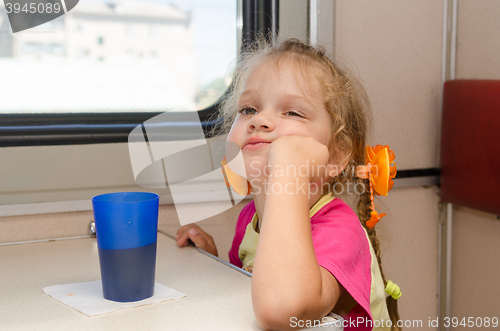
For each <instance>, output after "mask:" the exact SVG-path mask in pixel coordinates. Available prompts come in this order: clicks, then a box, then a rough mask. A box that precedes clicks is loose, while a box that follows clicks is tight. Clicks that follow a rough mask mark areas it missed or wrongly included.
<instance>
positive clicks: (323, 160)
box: [268, 135, 338, 181]
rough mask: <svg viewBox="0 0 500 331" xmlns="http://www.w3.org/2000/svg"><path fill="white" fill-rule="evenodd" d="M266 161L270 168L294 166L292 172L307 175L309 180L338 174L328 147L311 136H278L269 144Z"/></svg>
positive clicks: (285, 168)
mask: <svg viewBox="0 0 500 331" xmlns="http://www.w3.org/2000/svg"><path fill="white" fill-rule="evenodd" d="M268 163H269V165H270V166H271V168H272V167H273V166H274V167H276V166H281V167H283V169H284V170H287V171H288V168H287V167H288V166H290V165H291V166H294V167H295V169H293V170H292V173H293V171H296V173H297V174H298V175H299V176H306V177H308V178H309V181H313V179H314V178H325V177H327V176H336V175H337V174H338V173H337V166H336V165H335V164H333V162H331V158H330V153H329V151H328V148H327V147H326V146H325V145H323V144H322V143H320V142H319V141H317V140H316V139H314V138H312V137H304V136H297V135H293V136H281V137H279V138H278V139H276V140H274V141H273V142H272V144H271V146H270V149H269V159H268ZM304 166H305V167H306V168H305V169H307V172H306V171H305V169H304ZM301 169H302V170H301ZM285 172H286V171H285Z"/></svg>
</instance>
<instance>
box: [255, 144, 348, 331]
mask: <svg viewBox="0 0 500 331" xmlns="http://www.w3.org/2000/svg"><path fill="white" fill-rule="evenodd" d="M283 138H286V139H283ZM279 139H283V140H284V141H283V142H282V143H281V147H282V148H280V149H278V150H283V149H286V148H290V147H291V146H293V148H292V149H291V150H292V151H293V153H294V154H295V155H290V154H285V155H283V153H277V154H278V155H279V157H278V155H276V157H271V151H270V158H269V164H270V165H271V174H270V177H269V183H268V188H269V191H268V192H269V193H268V194H267V196H266V199H265V206H264V212H263V217H262V227H261V233H260V236H259V244H258V247H257V252H256V255H255V261H254V268H253V274H252V302H253V307H254V311H255V315H256V318H257V321H258V322H259V324H260V325H261V326H262V327H263V328H264V329H280V330H282V329H291V328H292V325H295V324H292V323H291V322H292V321H294V320H295V321H298V320H303V321H306V320H320V321H321V319H322V317H324V316H326V315H327V314H328V313H329V312H330V311H331V310H332V309H333V307H334V306H335V304H336V303H337V301H338V299H339V296H340V294H341V287H340V286H339V284H338V282H337V280H336V279H335V277H333V275H332V274H331V273H330V272H328V271H327V270H325V269H324V268H322V267H320V266H319V265H318V263H317V261H316V255H315V253H314V247H313V243H312V236H311V221H310V217H309V208H310V201H309V194H308V188H309V183H310V182H311V177H310V176H305V177H301V176H293V173H292V174H290V175H287V174H285V175H283V176H279V177H278V176H276V175H274V174H273V171H277V170H278V169H279V166H280V165H282V166H285V167H286V166H288V165H290V164H292V165H293V166H296V167H300V166H301V165H303V164H305V162H306V160H307V159H309V163H311V159H315V158H316V160H315V161H316V164H318V159H320V160H321V159H322V158H324V155H321V153H320V154H316V155H314V154H313V155H311V153H310V150H309V151H306V150H307V149H308V148H309V149H311V146H314V147H317V148H320V147H319V146H316V145H315V144H319V143H318V142H317V141H315V140H314V139H312V138H304V137H300V138H295V137H293V136H286V137H281V138H279ZM311 139H312V140H314V142H315V143H313V142H311V141H310V140H311ZM297 140H298V141H297ZM277 141H278V140H276V141H275V142H277ZM275 142H273V144H274V143H275ZM297 144H299V147H300V145H303V144H305V145H303V146H302V147H305V150H304V149H303V148H302V149H301V148H298V146H297ZM319 145H321V144H319ZM321 146H323V145H321ZM323 147H324V148H325V149H326V147H325V146H323ZM301 151H302V152H303V153H305V154H306V155H304V154H303V153H302V154H301V153H300V152H301ZM275 152H276V151H275ZM324 153H325V151H322V154H324ZM326 155H327V160H328V151H327V150H326ZM326 162H327V161H326ZM326 162H325V163H324V164H326ZM285 169H286V168H285ZM297 169H300V168H297ZM280 174H281V175H282V174H283V172H281V173H280ZM273 187H274V188H275V190H274V191H275V192H279V189H278V187H281V188H282V192H281V194H273V190H272V188H273ZM301 187H302V188H304V187H305V189H302V190H301V189H300V188H301Z"/></svg>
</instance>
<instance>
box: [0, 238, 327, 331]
mask: <svg viewBox="0 0 500 331" xmlns="http://www.w3.org/2000/svg"><path fill="white" fill-rule="evenodd" d="M239 270H240V269H239ZM98 279H100V271H99V260H98V253H97V242H96V239H95V238H90V237H89V238H81V239H70V240H60V241H46V242H37V243H26V244H16V245H6V246H0V330H9V331H10V330H16V331H17V330H51V331H57V330H64V331H67V330H75V331H77V330H85V331H87V330H92V331H99V330H103V331H104V330H106V331H110V330H148V331H150V330H189V329H193V330H231V331H232V330H242V331H245V330H261V329H260V327H259V325H258V324H257V321H256V320H255V316H254V314H253V309H252V300H251V290H250V288H251V278H250V277H249V276H248V275H245V274H244V273H242V272H240V271H238V270H236V268H231V267H229V266H228V264H227V262H221V261H218V260H216V259H214V258H210V257H209V256H207V255H205V254H202V253H201V252H200V251H199V250H198V249H196V248H194V247H183V248H180V247H178V246H177V244H176V242H175V241H174V240H173V239H172V238H169V237H168V236H167V235H165V234H161V233H159V234H158V248H157V262H156V282H158V283H160V284H163V285H165V286H168V287H171V288H173V289H175V290H177V291H180V292H182V293H184V294H185V295H186V297H185V298H182V299H177V300H173V301H166V302H162V303H159V304H152V305H148V306H142V307H137V308H132V309H126V310H120V311H116V312H112V313H108V314H103V315H98V316H93V317H87V316H85V315H83V314H81V313H80V312H78V311H76V310H73V309H72V308H70V307H68V306H66V305H64V304H63V303H61V302H59V301H57V300H55V299H54V298H52V297H50V296H49V295H47V294H45V293H43V291H42V289H43V288H44V287H46V286H51V285H60V284H71V283H78V282H88V281H95V280H98ZM321 329H322V330H325V328H321ZM328 329H330V328H328ZM315 330H318V329H316V328H315Z"/></svg>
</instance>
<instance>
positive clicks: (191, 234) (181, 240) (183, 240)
mask: <svg viewBox="0 0 500 331" xmlns="http://www.w3.org/2000/svg"><path fill="white" fill-rule="evenodd" d="M189 240H191V241H192V242H193V243H194V245H195V246H196V247H198V248H201V249H203V250H204V251H206V252H208V253H210V254H212V255H215V256H218V253H217V247H216V246H215V243H214V240H213V238H212V236H210V235H209V234H208V233H206V232H205V231H203V230H202V229H201V228H200V227H199V226H198V225H195V224H188V225H184V226H181V227H180V228H179V230H177V236H176V237H175V241H177V245H178V246H181V247H184V246H187V245H189Z"/></svg>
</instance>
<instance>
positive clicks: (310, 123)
mask: <svg viewBox="0 0 500 331" xmlns="http://www.w3.org/2000/svg"><path fill="white" fill-rule="evenodd" d="M297 70H298V69H297V68H296V66H295V65H294V64H293V62H291V61H290V60H288V59H286V60H283V61H282V62H281V65H280V67H279V70H278V68H277V67H276V65H270V64H268V63H264V64H262V65H260V66H259V67H258V68H257V69H255V70H254V71H253V72H252V73H251V74H250V76H249V77H248V79H247V81H246V82H245V84H244V86H243V91H242V93H241V95H240V98H239V101H238V114H237V116H236V118H235V121H234V123H233V125H232V127H231V131H230V132H229V134H228V137H227V140H228V141H231V142H234V143H237V144H238V145H239V147H240V148H241V150H242V153H243V158H244V160H245V167H246V172H247V176H248V179H252V178H256V177H259V175H261V174H263V173H264V172H263V170H264V169H265V168H264V167H265V166H267V164H268V154H269V147H270V143H272V142H273V141H274V140H276V139H277V138H279V137H281V136H284V135H299V136H304V137H312V138H314V139H316V140H317V141H319V142H320V143H322V144H324V145H325V146H328V145H329V142H330V137H331V117H330V115H329V114H328V112H327V110H326V108H325V106H324V96H323V91H322V89H321V86H320V85H319V83H318V82H317V80H316V79H314V78H313V77H312V75H304V76H307V78H304V79H301V77H302V75H300V74H297Z"/></svg>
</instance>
